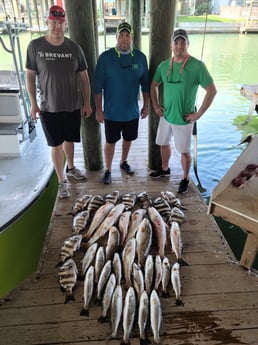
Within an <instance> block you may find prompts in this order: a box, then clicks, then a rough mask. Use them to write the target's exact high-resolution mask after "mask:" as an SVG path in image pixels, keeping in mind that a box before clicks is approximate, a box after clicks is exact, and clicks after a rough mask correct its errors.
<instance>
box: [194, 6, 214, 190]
mask: <svg viewBox="0 0 258 345" xmlns="http://www.w3.org/2000/svg"><path fill="white" fill-rule="evenodd" d="M209 4H210V0H208V1H207V8H206V17H205V24H204V32H203V40H202V50H201V60H203V51H204V42H205V36H206V29H207V21H208V9H209ZM192 134H193V138H194V174H195V177H196V179H197V182H198V185H197V188H198V189H199V191H200V192H201V193H204V192H206V191H207V190H206V188H204V187H203V186H202V184H201V181H200V179H199V175H198V171H197V122H196V121H195V122H194V125H193V132H192Z"/></svg>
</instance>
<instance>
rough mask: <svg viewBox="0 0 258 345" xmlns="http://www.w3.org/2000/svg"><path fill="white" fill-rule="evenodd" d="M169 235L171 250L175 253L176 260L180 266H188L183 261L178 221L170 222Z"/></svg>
mask: <svg viewBox="0 0 258 345" xmlns="http://www.w3.org/2000/svg"><path fill="white" fill-rule="evenodd" d="M169 237H170V242H171V247H172V252H173V253H174V254H175V256H176V258H177V262H179V263H180V264H181V265H182V266H188V263H187V262H186V261H184V260H183V258H182V254H183V243H182V237H181V230H180V225H179V224H178V222H175V221H174V222H172V223H171V227H170V233H169Z"/></svg>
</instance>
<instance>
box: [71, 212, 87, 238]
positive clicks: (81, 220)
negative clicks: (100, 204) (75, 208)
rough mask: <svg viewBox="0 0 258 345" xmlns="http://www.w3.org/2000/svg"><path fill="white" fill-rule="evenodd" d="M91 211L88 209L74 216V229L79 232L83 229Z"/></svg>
mask: <svg viewBox="0 0 258 345" xmlns="http://www.w3.org/2000/svg"><path fill="white" fill-rule="evenodd" d="M89 217H90V212H89V211H88V210H85V211H81V212H79V213H77V214H76V215H75V216H74V219H73V227H72V231H73V232H74V233H75V234H79V233H80V232H81V231H83V230H84V229H85V227H86V225H87V223H88V220H89Z"/></svg>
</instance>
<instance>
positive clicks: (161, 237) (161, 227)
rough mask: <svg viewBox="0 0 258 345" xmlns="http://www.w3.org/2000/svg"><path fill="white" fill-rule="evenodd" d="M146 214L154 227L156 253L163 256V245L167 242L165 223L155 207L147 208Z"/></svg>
mask: <svg viewBox="0 0 258 345" xmlns="http://www.w3.org/2000/svg"><path fill="white" fill-rule="evenodd" d="M148 214H149V217H150V220H151V222H152V224H153V227H154V233H155V235H156V238H157V242H158V254H159V255H160V256H161V258H163V257H164V256H165V247H166V243H167V233H166V227H167V225H166V223H165V222H164V219H163V218H162V216H161V214H160V213H159V212H158V211H157V210H156V208H155V207H149V208H148Z"/></svg>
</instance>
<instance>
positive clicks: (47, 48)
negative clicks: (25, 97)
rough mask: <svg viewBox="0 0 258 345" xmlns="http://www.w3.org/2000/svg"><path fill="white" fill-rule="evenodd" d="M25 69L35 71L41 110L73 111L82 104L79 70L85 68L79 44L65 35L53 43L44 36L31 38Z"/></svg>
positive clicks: (85, 63)
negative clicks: (58, 44)
mask: <svg viewBox="0 0 258 345" xmlns="http://www.w3.org/2000/svg"><path fill="white" fill-rule="evenodd" d="M26 68H28V69H31V70H33V71H36V73H37V79H38V87H39V90H40V97H41V110H43V111H48V112H60V111H68V112H71V111H74V110H76V109H79V108H81V107H82V105H83V97H82V92H81V80H80V74H79V72H81V71H84V70H85V69H87V68H88V65H87V62H86V59H85V55H84V53H83V51H82V49H81V47H80V46H79V45H78V44H77V43H75V42H74V41H72V40H71V39H69V38H67V37H65V39H64V42H63V44H61V45H60V46H54V45H52V44H50V43H49V42H48V41H47V40H46V38H45V37H40V38H37V39H35V40H32V41H31V42H30V44H29V46H28V49H27V59H26Z"/></svg>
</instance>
